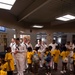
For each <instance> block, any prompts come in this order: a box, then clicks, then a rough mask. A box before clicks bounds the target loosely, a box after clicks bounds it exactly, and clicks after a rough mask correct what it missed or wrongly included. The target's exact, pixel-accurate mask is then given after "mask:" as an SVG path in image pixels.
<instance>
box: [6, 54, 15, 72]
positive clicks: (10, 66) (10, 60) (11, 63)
mask: <svg viewBox="0 0 75 75" xmlns="http://www.w3.org/2000/svg"><path fill="white" fill-rule="evenodd" d="M5 60H6V61H7V62H8V69H7V71H10V70H11V71H14V70H15V66H14V59H13V56H12V54H11V53H6V55H5Z"/></svg>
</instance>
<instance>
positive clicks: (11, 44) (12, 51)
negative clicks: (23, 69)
mask: <svg viewBox="0 0 75 75" xmlns="http://www.w3.org/2000/svg"><path fill="white" fill-rule="evenodd" d="M14 45H15V42H14V43H10V47H11V53H12V56H13V58H14V65H16V61H15V55H14V52H15V50H14V49H13V47H14Z"/></svg>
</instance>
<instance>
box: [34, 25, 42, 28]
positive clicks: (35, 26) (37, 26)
mask: <svg viewBox="0 0 75 75" xmlns="http://www.w3.org/2000/svg"><path fill="white" fill-rule="evenodd" d="M33 28H43V26H39V25H34V26H33Z"/></svg>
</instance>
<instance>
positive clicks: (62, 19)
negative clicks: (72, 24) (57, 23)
mask: <svg viewBox="0 0 75 75" xmlns="http://www.w3.org/2000/svg"><path fill="white" fill-rule="evenodd" d="M56 19H57V20H61V21H69V20H70V19H68V18H64V17H58V18H56Z"/></svg>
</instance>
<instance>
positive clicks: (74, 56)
mask: <svg viewBox="0 0 75 75" xmlns="http://www.w3.org/2000/svg"><path fill="white" fill-rule="evenodd" d="M73 60H74V61H75V53H74V54H73Z"/></svg>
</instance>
